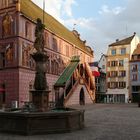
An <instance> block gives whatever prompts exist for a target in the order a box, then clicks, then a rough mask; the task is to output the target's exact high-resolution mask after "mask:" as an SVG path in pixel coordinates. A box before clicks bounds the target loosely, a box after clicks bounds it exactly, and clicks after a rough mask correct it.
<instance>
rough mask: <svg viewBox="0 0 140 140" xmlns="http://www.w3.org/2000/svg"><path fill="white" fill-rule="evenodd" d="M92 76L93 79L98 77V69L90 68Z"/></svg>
mask: <svg viewBox="0 0 140 140" xmlns="http://www.w3.org/2000/svg"><path fill="white" fill-rule="evenodd" d="M91 71H92V75H93V76H95V77H98V76H100V72H99V71H98V67H95V66H91Z"/></svg>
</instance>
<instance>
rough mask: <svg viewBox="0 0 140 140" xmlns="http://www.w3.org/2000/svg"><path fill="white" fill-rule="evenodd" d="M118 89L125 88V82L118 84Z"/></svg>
mask: <svg viewBox="0 0 140 140" xmlns="http://www.w3.org/2000/svg"><path fill="white" fill-rule="evenodd" d="M118 88H126V82H119V83H118Z"/></svg>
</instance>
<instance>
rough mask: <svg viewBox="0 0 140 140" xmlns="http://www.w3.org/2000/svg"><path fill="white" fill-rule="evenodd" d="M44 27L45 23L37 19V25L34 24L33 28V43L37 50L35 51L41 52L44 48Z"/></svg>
mask: <svg viewBox="0 0 140 140" xmlns="http://www.w3.org/2000/svg"><path fill="white" fill-rule="evenodd" d="M44 28H45V25H44V24H42V21H41V19H39V18H38V19H37V25H36V29H35V37H36V40H35V43H34V47H35V49H36V50H37V52H43V50H44V35H43V34H44Z"/></svg>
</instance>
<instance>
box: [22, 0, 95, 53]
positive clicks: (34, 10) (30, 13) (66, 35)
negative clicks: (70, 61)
mask: <svg viewBox="0 0 140 140" xmlns="http://www.w3.org/2000/svg"><path fill="white" fill-rule="evenodd" d="M20 9H21V12H22V13H23V14H24V15H25V16H26V17H28V18H30V19H31V20H33V21H36V19H37V18H40V19H43V11H42V9H41V8H39V7H38V6H37V5H35V4H34V3H33V2H32V1H31V0H21V1H20ZM44 24H45V27H46V28H47V29H48V30H49V31H51V32H53V33H54V34H56V35H58V36H60V37H61V38H63V39H65V40H66V41H68V42H70V43H72V44H74V45H75V46H77V47H78V48H80V49H82V50H83V51H84V52H86V53H88V54H90V55H93V51H92V50H89V49H88V48H87V47H86V46H85V44H84V42H83V41H81V40H80V39H79V38H78V37H77V36H76V35H74V34H73V32H72V31H70V30H68V29H67V28H66V27H65V26H64V25H62V24H61V23H60V22H58V21H57V20H56V19H55V18H53V17H52V16H51V15H49V14H48V13H45V16H44Z"/></svg>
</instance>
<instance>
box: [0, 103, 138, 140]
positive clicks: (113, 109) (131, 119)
mask: <svg viewBox="0 0 140 140" xmlns="http://www.w3.org/2000/svg"><path fill="white" fill-rule="evenodd" d="M72 107H73V108H81V109H85V128H84V129H83V130H79V131H74V132H71V133H63V134H48V135H34V136H20V135H13V134H5V133H0V140H139V139H140V108H139V107H138V105H137V104H92V105H91V104H89V105H86V106H72Z"/></svg>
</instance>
